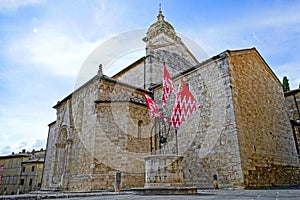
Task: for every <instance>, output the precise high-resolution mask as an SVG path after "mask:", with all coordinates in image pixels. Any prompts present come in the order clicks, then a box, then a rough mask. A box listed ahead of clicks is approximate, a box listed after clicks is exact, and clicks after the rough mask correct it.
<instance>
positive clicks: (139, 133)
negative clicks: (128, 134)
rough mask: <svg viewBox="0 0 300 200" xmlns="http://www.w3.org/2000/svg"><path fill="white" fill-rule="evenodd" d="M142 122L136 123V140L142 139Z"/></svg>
mask: <svg viewBox="0 0 300 200" xmlns="http://www.w3.org/2000/svg"><path fill="white" fill-rule="evenodd" d="M143 124H144V123H143V121H142V120H140V121H139V122H138V135H137V136H138V138H139V139H141V138H142V132H143Z"/></svg>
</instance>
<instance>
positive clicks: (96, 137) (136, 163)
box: [42, 76, 150, 190]
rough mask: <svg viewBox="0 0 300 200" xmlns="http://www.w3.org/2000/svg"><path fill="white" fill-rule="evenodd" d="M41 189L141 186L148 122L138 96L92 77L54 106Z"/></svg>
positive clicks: (138, 92) (122, 86)
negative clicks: (119, 182) (119, 180)
mask: <svg viewBox="0 0 300 200" xmlns="http://www.w3.org/2000/svg"><path fill="white" fill-rule="evenodd" d="M55 108H56V110H57V120H56V122H55V123H52V124H51V125H50V126H49V138H48V143H47V154H46V163H45V169H44V173H45V174H46V175H45V176H44V180H43V187H42V188H43V189H66V190H93V189H112V188H113V187H114V181H115V173H116V172H117V171H121V172H122V187H135V186H136V187H137V186H139V187H141V186H143V185H144V160H143V157H144V156H145V155H147V154H149V150H150V147H149V129H150V128H149V126H150V118H149V113H148V110H147V107H146V106H145V104H144V101H143V91H142V90H136V89H135V88H134V87H130V86H128V85H126V84H124V83H118V82H116V81H115V80H112V79H110V78H108V77H104V76H96V77H94V78H93V79H92V80H91V81H89V82H88V83H87V84H86V85H84V86H83V87H81V88H79V89H78V90H76V91H75V92H74V93H72V94H71V95H69V96H68V97H66V98H65V99H64V100H62V101H61V102H58V104H57V105H56V106H55Z"/></svg>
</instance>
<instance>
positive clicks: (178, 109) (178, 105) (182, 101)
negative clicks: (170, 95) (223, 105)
mask: <svg viewBox="0 0 300 200" xmlns="http://www.w3.org/2000/svg"><path fill="white" fill-rule="evenodd" d="M180 81H181V91H180V92H178V93H177V94H176V100H175V104H174V108H173V112H172V117H171V121H170V124H171V125H172V126H173V127H174V128H176V129H177V128H178V127H179V126H180V125H181V124H182V122H183V121H185V120H187V118H188V117H189V116H190V115H191V114H192V113H193V112H194V111H195V110H197V109H198V108H200V106H199V105H198V104H197V102H196V100H195V98H194V96H193V95H192V93H191V92H190V90H189V89H188V88H187V86H186V84H185V82H184V81H183V80H182V78H181V79H180Z"/></svg>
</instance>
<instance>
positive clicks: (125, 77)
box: [113, 59, 145, 88]
mask: <svg viewBox="0 0 300 200" xmlns="http://www.w3.org/2000/svg"><path fill="white" fill-rule="evenodd" d="M144 65H145V64H144V59H143V60H141V62H140V63H138V64H136V65H135V66H133V67H130V69H129V70H127V71H126V73H121V74H117V75H116V76H114V77H113V78H115V79H116V80H119V81H121V82H123V83H127V84H131V85H133V86H136V87H139V88H144V76H145V74H144V71H145V70H144Z"/></svg>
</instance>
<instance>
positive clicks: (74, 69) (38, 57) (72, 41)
mask: <svg viewBox="0 0 300 200" xmlns="http://www.w3.org/2000/svg"><path fill="white" fill-rule="evenodd" d="M96 45H97V42H89V41H87V40H85V39H84V38H82V37H73V38H72V37H71V36H70V35H66V34H63V33H60V32H59V31H57V30H56V29H55V28H49V27H41V28H35V29H33V33H30V34H27V35H25V36H22V37H20V38H17V39H15V40H14V41H12V43H10V44H8V45H7V48H8V49H9V51H8V52H9V53H8V56H9V58H10V60H13V61H14V62H16V63H18V64H23V65H24V64H25V65H27V66H36V67H38V68H44V70H45V71H47V72H48V73H50V74H54V75H59V76H73V77H75V76H76V75H77V73H78V70H79V69H80V67H81V64H82V63H83V61H84V60H85V59H86V57H87V56H88V55H89V53H90V52H91V51H92V50H93V49H94V48H95V46H96Z"/></svg>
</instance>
